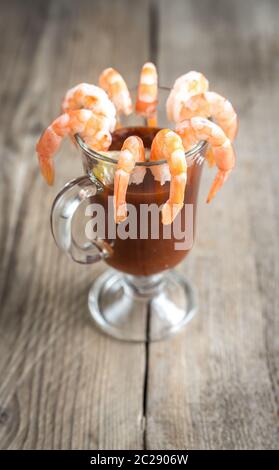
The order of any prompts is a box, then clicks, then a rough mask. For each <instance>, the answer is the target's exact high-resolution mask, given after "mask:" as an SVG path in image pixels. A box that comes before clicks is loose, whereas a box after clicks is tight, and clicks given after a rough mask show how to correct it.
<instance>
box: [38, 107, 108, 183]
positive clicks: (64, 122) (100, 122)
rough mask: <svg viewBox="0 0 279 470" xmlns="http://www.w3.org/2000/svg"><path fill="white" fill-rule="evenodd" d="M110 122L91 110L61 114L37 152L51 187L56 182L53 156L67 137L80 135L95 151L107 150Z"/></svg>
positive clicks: (46, 132)
mask: <svg viewBox="0 0 279 470" xmlns="http://www.w3.org/2000/svg"><path fill="white" fill-rule="evenodd" d="M109 129H110V123H109V120H108V119H107V118H106V117H104V116H98V115H96V114H94V113H93V112H92V111H90V110H89V109H77V110H74V111H68V112H66V113H63V114H61V115H60V116H59V117H58V118H56V119H55V120H54V121H53V122H52V124H50V126H49V127H48V128H47V129H46V130H45V131H44V132H43V134H42V136H41V138H40V139H39V141H38V143H37V146H36V151H37V153H38V158H39V164H40V168H41V173H42V175H43V176H44V178H45V179H46V181H47V183H48V184H49V185H52V184H53V182H54V166H53V156H54V154H55V153H56V152H57V151H58V149H59V147H60V144H61V142H62V140H63V138H64V137H65V136H66V135H74V134H77V133H78V134H79V135H80V136H81V137H82V138H83V139H84V141H85V143H86V144H87V145H88V146H89V147H92V148H94V149H95V150H107V149H108V148H109V146H110V144H111V134H110V131H109Z"/></svg>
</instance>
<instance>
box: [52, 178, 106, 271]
mask: <svg viewBox="0 0 279 470" xmlns="http://www.w3.org/2000/svg"><path fill="white" fill-rule="evenodd" d="M100 191H103V188H102V185H101V184H98V183H93V182H92V180H91V179H90V178H89V177H88V176H81V177H80V178H76V179H74V180H72V181H70V182H69V183H67V184H66V185H65V186H64V188H63V189H62V190H61V191H60V193H59V194H58V195H57V196H56V198H55V200H54V202H53V204H52V209H51V217H50V221H51V230H52V235H53V238H54V240H55V242H56V244H57V246H58V247H59V248H60V249H61V250H63V251H64V252H66V253H67V254H69V255H70V256H71V258H72V259H73V260H74V261H76V262H77V263H81V264H91V263H96V262H97V261H100V260H102V259H104V258H107V257H108V256H110V255H111V254H112V247H111V246H110V244H109V243H107V242H105V241H104V240H102V239H98V238H96V239H95V240H93V241H88V242H86V243H84V244H83V245H79V244H77V242H76V241H75V240H74V238H73V232H72V228H73V217H74V214H75V212H76V210H77V209H78V207H79V206H80V204H81V203H82V202H83V201H84V200H86V199H88V198H92V197H94V196H95V195H96V194H97V192H100Z"/></svg>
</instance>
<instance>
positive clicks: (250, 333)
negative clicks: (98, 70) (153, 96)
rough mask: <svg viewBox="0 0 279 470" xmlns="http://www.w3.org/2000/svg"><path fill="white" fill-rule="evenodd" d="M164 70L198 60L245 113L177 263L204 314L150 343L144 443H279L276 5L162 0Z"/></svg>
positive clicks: (165, 79)
mask: <svg viewBox="0 0 279 470" xmlns="http://www.w3.org/2000/svg"><path fill="white" fill-rule="evenodd" d="M158 7H159V8H160V11H159V17H160V24H159V33H160V35H159V58H158V65H159V72H160V77H161V83H164V84H171V83H172V82H173V80H174V79H175V78H176V77H177V76H178V75H179V74H181V73H183V72H185V71H187V70H191V69H196V70H200V71H203V72H204V73H205V74H206V75H207V76H208V78H209V80H210V83H211V86H212V89H215V90H216V91H219V92H220V93H221V94H224V95H226V96H228V97H229V98H230V99H231V100H232V102H233V103H234V104H235V106H236V109H237V110H238V112H239V115H240V122H241V124H240V132H239V137H238V140H237V144H236V148H237V154H238V165H237V169H236V170H235V171H234V174H233V175H232V176H231V178H230V180H229V181H228V182H227V183H226V186H225V187H224V188H223V189H222V192H221V193H220V194H219V195H218V197H216V199H215V200H214V201H213V202H212V203H211V205H210V206H207V205H206V204H205V203H204V200H205V196H206V193H207V191H208V188H209V185H210V184H211V181H212V179H213V173H214V172H213V171H209V170H208V169H206V171H205V173H204V178H203V185H202V186H203V187H202V191H201V203H200V211H199V220H198V230H197V240H196V245H195V247H194V250H193V253H192V254H191V255H190V257H189V259H188V260H186V262H185V264H183V265H182V266H180V271H181V272H183V273H185V275H187V277H189V278H190V280H191V281H192V282H193V283H194V284H195V285H196V286H197V288H198V294H199V315H198V316H197V317H196V318H195V319H194V320H193V322H192V323H191V324H190V325H189V326H187V328H186V329H185V331H184V332H183V333H182V334H181V335H180V336H177V337H175V338H173V339H172V340H171V341H169V342H162V343H158V344H152V345H151V346H150V351H149V374H148V387H147V389H148V395H147V416H146V423H147V428H146V446H147V447H148V448H150V449H166V448H168V449H177V448H187V449H191V448H196V449H197V448H207V449H212V448H220V449H229V448H231V449H236V448H239V449H240V448H241V449H246V448H254V449H256V448H258V449H260V448H269V449H273V448H278V442H279V439H278V437H279V427H278V413H279V402H278V397H279V385H278V384H279V380H278V377H279V370H278V364H279V362H278V350H279V342H278V338H279V334H278V333H279V320H278V296H279V292H278V272H279V256H278V255H279V253H278V236H279V227H278V220H279V217H278V215H279V214H278V211H279V209H278V177H279V174H278V171H279V166H278V143H279V142H278V132H277V120H278V119H277V114H278V102H279V101H278V98H279V96H278V86H277V76H278V66H279V62H278V57H277V56H276V54H275V49H276V47H277V46H276V44H278V41H279V37H278V25H277V23H278V21H277V20H278V14H279V5H278V2H275V1H267V2H264V3H263V2H260V1H257V2H254V1H247V2H242V1H241V0H238V1H235V2H230V1H222V2H219V1H204V2H196V1H195V0H191V1H188V2H184V1H182V0H181V1H180V0H174V1H172V2H167V1H162V2H158Z"/></svg>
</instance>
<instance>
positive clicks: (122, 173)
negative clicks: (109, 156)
mask: <svg viewBox="0 0 279 470" xmlns="http://www.w3.org/2000/svg"><path fill="white" fill-rule="evenodd" d="M144 161H145V151H144V145H143V141H142V140H141V139H140V137H137V136H130V137H127V139H126V140H125V141H124V143H123V146H122V148H121V152H120V156H119V160H118V163H117V168H116V172H115V175H114V219H115V223H117V224H118V223H119V222H122V221H124V220H125V219H126V217H127V204H126V193H127V188H128V184H129V182H130V181H131V177H132V173H133V176H134V182H135V183H137V184H139V183H141V182H142V181H143V179H144V175H145V172H146V169H145V167H138V168H135V165H136V162H144ZM135 173H136V174H135Z"/></svg>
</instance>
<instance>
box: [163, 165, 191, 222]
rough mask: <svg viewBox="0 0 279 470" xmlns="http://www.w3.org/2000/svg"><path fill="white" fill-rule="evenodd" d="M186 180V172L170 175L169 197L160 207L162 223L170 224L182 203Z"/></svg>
mask: <svg viewBox="0 0 279 470" xmlns="http://www.w3.org/2000/svg"><path fill="white" fill-rule="evenodd" d="M186 182H187V173H186V172H185V173H181V174H179V175H175V176H173V177H172V180H171V183H170V197H169V199H168V200H167V202H166V203H165V204H164V205H163V208H162V223H163V225H169V224H171V223H172V222H173V221H174V219H175V217H176V216H177V214H178V213H179V212H180V211H181V209H182V207H183V204H184V193H185V187H186Z"/></svg>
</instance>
